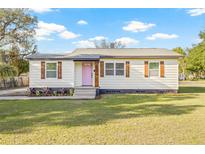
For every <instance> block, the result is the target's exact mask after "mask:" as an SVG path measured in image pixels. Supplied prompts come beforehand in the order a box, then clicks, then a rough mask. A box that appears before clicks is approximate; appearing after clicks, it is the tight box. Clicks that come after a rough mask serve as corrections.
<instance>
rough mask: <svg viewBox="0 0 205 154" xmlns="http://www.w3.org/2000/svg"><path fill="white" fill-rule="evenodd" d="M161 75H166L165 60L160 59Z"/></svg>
mask: <svg viewBox="0 0 205 154" xmlns="http://www.w3.org/2000/svg"><path fill="white" fill-rule="evenodd" d="M160 77H162V78H163V77H164V61H160Z"/></svg>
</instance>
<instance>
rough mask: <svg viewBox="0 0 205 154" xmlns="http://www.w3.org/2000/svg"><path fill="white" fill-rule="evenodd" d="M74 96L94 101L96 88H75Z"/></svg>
mask: <svg viewBox="0 0 205 154" xmlns="http://www.w3.org/2000/svg"><path fill="white" fill-rule="evenodd" d="M74 96H75V97H87V98H90V99H92V98H93V99H95V97H96V88H94V87H75V91H74Z"/></svg>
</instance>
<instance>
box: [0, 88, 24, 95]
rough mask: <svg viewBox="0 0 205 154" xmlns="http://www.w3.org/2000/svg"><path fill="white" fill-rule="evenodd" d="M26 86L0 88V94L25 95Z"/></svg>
mask: <svg viewBox="0 0 205 154" xmlns="http://www.w3.org/2000/svg"><path fill="white" fill-rule="evenodd" d="M27 88H28V87H23V88H16V89H6V90H0V96H25V95H26V91H27Z"/></svg>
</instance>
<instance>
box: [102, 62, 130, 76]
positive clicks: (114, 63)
mask: <svg viewBox="0 0 205 154" xmlns="http://www.w3.org/2000/svg"><path fill="white" fill-rule="evenodd" d="M107 63H112V64H113V65H114V69H113V71H114V74H113V75H107V74H106V64H107ZM116 63H123V64H124V74H123V75H116ZM125 63H126V62H125V61H107V62H106V61H104V76H105V77H106V76H107V77H125V76H126V74H125V73H126V72H125V71H126V68H125Z"/></svg>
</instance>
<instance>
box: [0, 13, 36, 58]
mask: <svg viewBox="0 0 205 154" xmlns="http://www.w3.org/2000/svg"><path fill="white" fill-rule="evenodd" d="M36 25H37V18H36V17H33V16H31V15H30V14H29V10H28V9H0V49H10V48H11V47H13V46H15V47H16V48H18V50H19V52H20V53H21V55H23V56H25V55H28V54H30V53H32V52H33V50H34V49H35V38H34V35H35V28H36Z"/></svg>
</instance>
